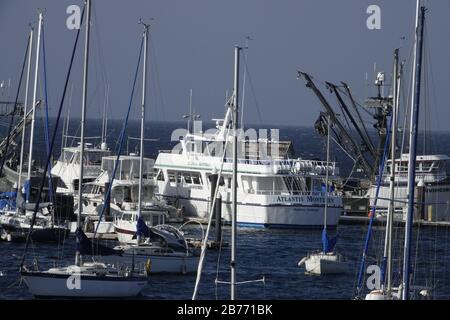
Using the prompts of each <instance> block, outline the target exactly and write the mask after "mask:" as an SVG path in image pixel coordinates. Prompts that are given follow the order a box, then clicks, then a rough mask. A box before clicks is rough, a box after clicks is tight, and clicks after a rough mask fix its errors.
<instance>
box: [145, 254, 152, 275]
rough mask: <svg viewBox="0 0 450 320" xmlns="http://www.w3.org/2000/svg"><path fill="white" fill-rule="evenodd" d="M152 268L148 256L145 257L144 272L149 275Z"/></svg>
mask: <svg viewBox="0 0 450 320" xmlns="http://www.w3.org/2000/svg"><path fill="white" fill-rule="evenodd" d="M151 270H152V260H151V259H150V258H148V259H147V261H146V262H145V272H146V274H147V276H148V275H150V271H151Z"/></svg>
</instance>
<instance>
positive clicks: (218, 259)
mask: <svg viewBox="0 0 450 320" xmlns="http://www.w3.org/2000/svg"><path fill="white" fill-rule="evenodd" d="M219 182H220V181H217V183H219ZM220 223H221V224H222V221H221V222H220ZM222 244H223V232H221V234H220V245H219V254H218V255H217V269H216V281H214V283H215V288H216V289H215V294H216V300H219V299H218V298H219V297H218V291H217V290H218V286H217V285H218V282H217V280H218V278H219V268H220V258H221V256H222Z"/></svg>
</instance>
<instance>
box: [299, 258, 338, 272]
mask: <svg viewBox="0 0 450 320" xmlns="http://www.w3.org/2000/svg"><path fill="white" fill-rule="evenodd" d="M302 262H304V264H305V269H306V272H308V273H311V274H317V275H324V274H340V273H345V272H346V271H347V264H346V262H344V261H343V260H342V258H341V256H340V255H338V254H324V253H317V254H311V255H310V256H308V257H307V258H306V259H305V260H304V261H301V262H300V263H299V265H300V264H302Z"/></svg>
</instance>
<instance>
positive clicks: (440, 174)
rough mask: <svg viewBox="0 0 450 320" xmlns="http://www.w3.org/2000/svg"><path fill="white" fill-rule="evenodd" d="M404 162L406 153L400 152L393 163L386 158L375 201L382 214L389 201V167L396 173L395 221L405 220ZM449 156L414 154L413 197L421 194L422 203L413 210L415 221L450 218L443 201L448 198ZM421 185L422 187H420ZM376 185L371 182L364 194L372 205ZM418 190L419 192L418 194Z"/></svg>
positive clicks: (449, 181) (406, 172) (405, 187)
mask: <svg viewBox="0 0 450 320" xmlns="http://www.w3.org/2000/svg"><path fill="white" fill-rule="evenodd" d="M408 161H409V155H408V154H402V155H401V157H400V158H397V159H396V160H395V166H392V161H391V160H389V161H388V162H387V165H386V170H385V172H384V174H383V177H382V184H381V186H380V191H379V197H378V200H377V203H376V207H377V212H379V213H380V214H381V215H382V216H384V215H385V214H386V212H387V208H388V206H389V201H390V188H389V181H390V173H391V170H392V167H394V172H395V176H396V184H395V193H394V197H395V199H396V201H395V209H394V212H395V220H400V221H402V220H405V213H406V208H407V205H406V204H407V199H408V196H407V193H408V186H407V183H408ZM449 164H450V157H448V156H447V155H439V154H435V155H417V157H416V177H415V183H416V188H415V194H416V195H415V196H416V197H423V199H422V202H424V206H423V207H421V210H417V209H416V210H415V213H414V219H415V220H425V221H450V210H449V207H448V205H447V203H448V202H449V201H450V179H449V176H448V174H447V171H446V170H447V168H448V166H449ZM420 187H422V188H420ZM376 189H377V187H376V185H372V186H371V187H370V188H369V190H368V193H367V196H368V197H369V198H370V206H371V207H372V206H373V204H374V200H375V194H376ZM421 193H422V194H421Z"/></svg>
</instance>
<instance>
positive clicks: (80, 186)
mask: <svg viewBox="0 0 450 320" xmlns="http://www.w3.org/2000/svg"><path fill="white" fill-rule="evenodd" d="M86 10H87V19H86V35H85V39H84V66H83V97H82V105H81V134H80V174H79V180H78V216H77V228H80V227H81V213H82V211H83V198H82V193H83V172H84V125H85V119H86V102H87V84H88V64H89V35H90V32H89V31H90V24H91V0H86ZM78 241H79V240H78V238H77V242H78ZM77 247H78V246H77ZM80 258H81V257H80V251H79V250H78V249H77V252H76V255H75V264H76V265H77V266H79V265H80V264H81V259H80Z"/></svg>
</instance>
